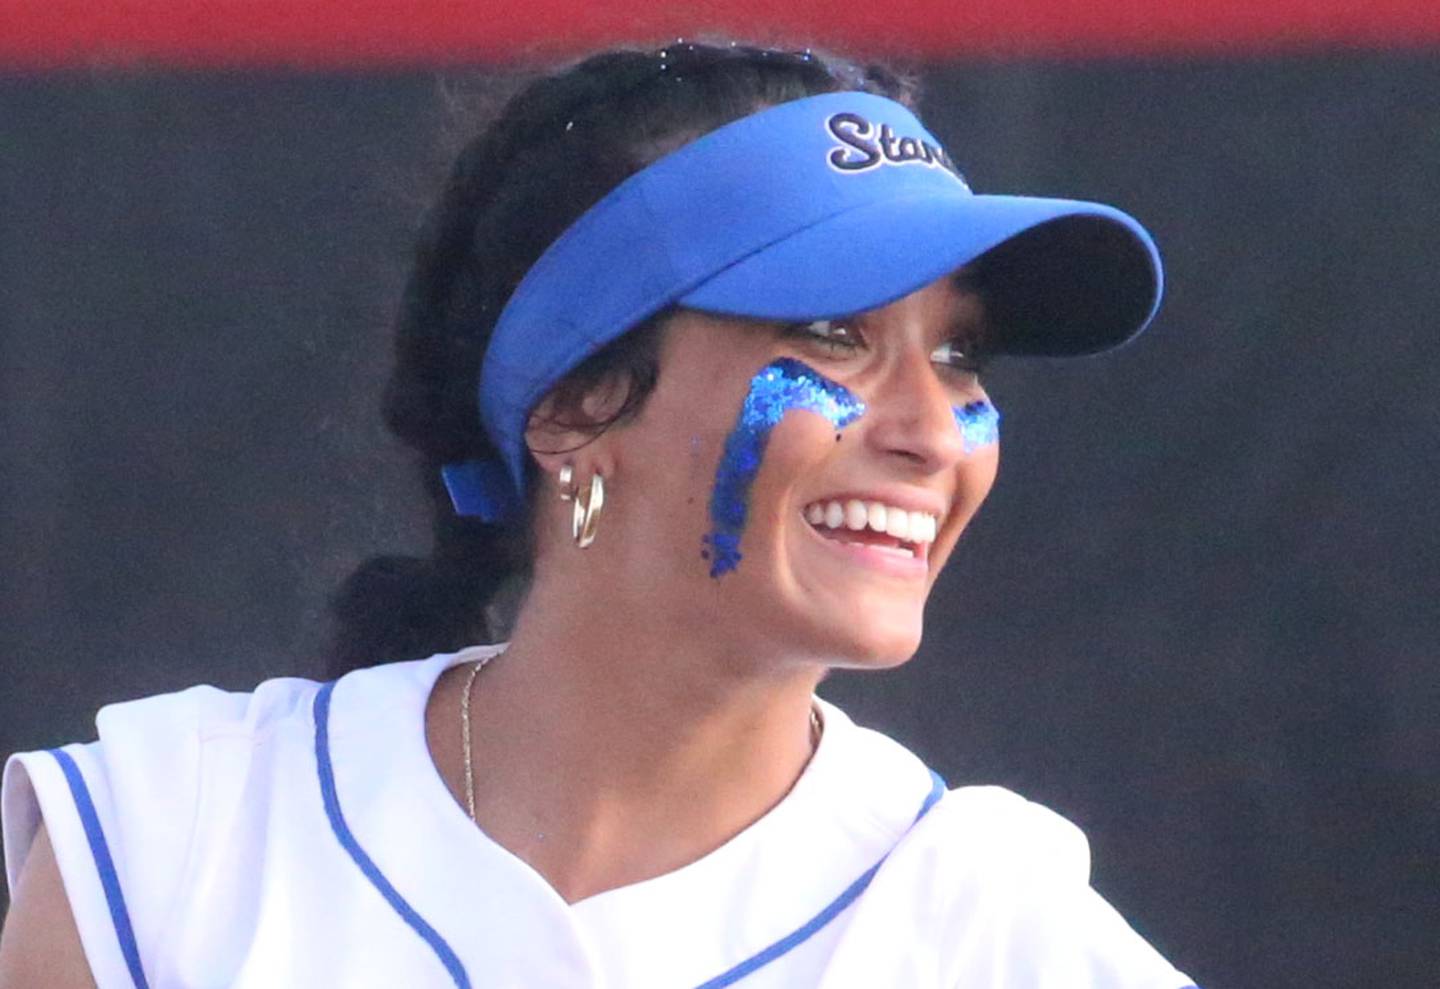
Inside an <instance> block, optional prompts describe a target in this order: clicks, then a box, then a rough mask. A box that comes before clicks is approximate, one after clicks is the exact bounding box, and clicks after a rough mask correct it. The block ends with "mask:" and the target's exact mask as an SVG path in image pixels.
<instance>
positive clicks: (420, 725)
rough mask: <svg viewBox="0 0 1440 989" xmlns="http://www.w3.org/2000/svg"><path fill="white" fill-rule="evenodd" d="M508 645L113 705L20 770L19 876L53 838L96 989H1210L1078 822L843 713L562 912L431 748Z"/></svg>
mask: <svg viewBox="0 0 1440 989" xmlns="http://www.w3.org/2000/svg"><path fill="white" fill-rule="evenodd" d="M498 648H501V647H494V646H485V647H476V648H473V649H467V650H463V651H462V652H459V653H456V654H447V655H440V656H435V657H432V658H430V659H427V660H421V661H417V662H409V663H395V664H391V665H387V666H382V667H378V668H375V669H368V670H362V671H359V672H356V673H352V674H350V675H348V676H345V677H343V678H341V679H340V680H338V681H336V682H334V683H330V684H318V683H314V682H311V681H308V680H300V679H278V680H270V681H267V682H266V683H263V684H261V685H260V687H259V688H258V689H256V690H255V691H254V692H253V693H248V694H246V693H227V692H223V691H220V690H217V689H215V688H212V687H194V688H192V689H189V690H185V691H182V692H180V693H176V694H168V695H163V696H158V697H150V698H146V699H143V700H138V701H132V702H128V703H123V704H115V705H111V706H109V707H106V708H104V709H102V710H101V711H100V714H99V716H98V718H97V724H98V728H99V740H98V741H96V742H93V743H91V744H88V745H67V746H65V747H64V748H61V749H56V750H53V751H48V752H31V753H25V754H21V755H17V756H14V757H12V758H11V759H10V760H9V762H8V763H7V765H6V767H5V777H4V789H3V795H0V809H3V817H4V838H5V856H6V862H5V866H6V875H7V878H8V880H9V881H10V883H11V884H12V888H13V884H14V882H15V879H16V877H17V876H18V874H19V871H20V868H21V865H22V864H23V863H24V861H25V857H26V855H27V853H28V852H29V850H30V846H31V844H32V842H33V839H34V836H35V833H36V830H37V828H38V826H39V824H40V821H41V819H42V817H43V819H44V822H45V824H46V826H47V827H48V829H49V832H50V836H51V839H52V842H53V844H54V847H55V854H56V858H57V861H58V863H59V868H60V875H61V878H62V880H63V882H64V885H65V891H66V893H67V895H68V897H69V900H70V905H71V909H72V910H73V912H74V914H75V919H76V922H77V924H78V927H79V931H80V939H81V942H82V944H83V945H84V949H85V954H86V956H87V958H88V960H89V963H90V967H91V969H92V971H93V972H94V975H95V981H96V982H97V984H98V985H99V987H100V989H122V987H123V989H137V987H138V989H171V987H177V989H178V987H186V989H208V987H222V986H223V987H239V989H277V987H287V986H297V987H300V986H303V987H306V989H313V987H317V986H343V987H357V989H358V987H369V986H375V987H382V986H383V987H386V989H393V987H396V986H405V987H407V989H412V987H431V986H433V987H438V989H450V987H494V989H501V987H516V989H521V987H523V989H552V987H554V989H602V987H604V989H652V987H653V989H697V987H704V989H719V987H722V986H729V985H736V986H739V987H741V989H781V987H785V989H795V987H800V986H817V987H822V989H877V987H905V989H924V987H935V989H956V987H975V989H981V987H986V989H988V987H1002V986H1003V987H1006V989H1021V987H1054V989H1061V987H1063V989H1081V987H1096V989H1100V987H1104V989H1122V987H1123V989H1181V987H1184V986H1189V985H1190V980H1188V979H1187V978H1185V977H1184V976H1183V975H1181V974H1180V973H1178V972H1177V971H1175V969H1174V968H1172V967H1171V966H1170V965H1169V964H1168V963H1167V962H1166V961H1165V960H1164V959H1163V958H1161V957H1160V955H1159V954H1158V953H1157V952H1156V951H1155V950H1154V949H1153V948H1151V947H1150V946H1149V945H1148V944H1147V943H1146V942H1145V941H1144V940H1143V939H1142V938H1141V937H1140V936H1139V935H1137V934H1136V933H1135V932H1134V931H1133V930H1132V929H1131V928H1130V927H1129V926H1128V925H1127V924H1126V923H1125V921H1124V920H1123V919H1121V917H1120V916H1119V915H1118V914H1117V913H1116V912H1115V911H1114V910H1113V909H1112V908H1111V907H1110V906H1109V905H1108V904H1107V903H1106V902H1105V901H1104V900H1102V899H1101V898H1100V897H1099V896H1098V895H1097V894H1096V893H1095V892H1094V891H1093V890H1092V889H1091V888H1090V885H1089V852H1088V847H1087V845H1086V842H1085V838H1084V836H1083V835H1082V834H1081V833H1080V831H1079V830H1078V829H1077V828H1076V827H1074V826H1073V825H1072V824H1070V823H1069V822H1067V821H1065V820H1064V819H1063V818H1061V817H1059V816H1057V815H1056V814H1054V813H1052V812H1051V811H1048V810H1046V809H1044V808H1043V807H1040V806H1038V805H1036V804H1033V803H1029V802H1027V801H1026V800H1024V799H1022V798H1021V797H1018V796H1016V795H1015V794H1013V793H1011V792H1009V791H1007V790H1004V789H1001V788H998V787H963V788H960V789H957V790H950V791H947V790H946V789H945V788H944V786H943V785H942V784H940V783H939V782H938V777H935V776H934V775H933V774H932V773H931V772H930V771H929V770H928V769H927V768H926V767H925V766H924V764H923V763H921V762H920V760H919V759H917V758H916V757H915V756H914V755H912V754H911V753H910V752H909V751H907V750H906V749H905V748H903V747H902V746H900V745H899V744H897V743H896V742H894V741H892V740H890V739H889V738H887V737H885V736H884V735H881V734H879V733H877V732H874V731H870V730H868V729H864V728H860V727H858V726H856V725H855V724H854V723H853V722H851V721H850V720H849V719H848V718H847V717H846V716H845V715H844V713H843V712H841V711H840V710H838V709H837V708H835V707H834V706H833V705H829V704H826V703H824V702H821V709H822V712H823V714H824V717H825V731H824V735H823V737H822V740H821V742H820V745H819V748H818V749H817V751H816V753H815V755H814V757H813V758H812V759H811V761H810V763H809V765H808V766H807V767H806V769H805V771H804V773H803V774H802V775H801V777H800V779H799V780H798V782H797V783H796V784H795V786H794V788H793V789H792V790H791V792H790V793H789V794H787V795H786V796H785V798H784V799H783V800H781V801H780V803H779V804H777V805H776V806H775V807H774V808H773V809H772V810H771V811H769V812H768V813H767V814H765V815H764V816H763V817H762V818H760V820H758V821H756V822H755V823H754V824H752V825H751V826H750V827H748V828H747V829H745V830H744V831H742V832H741V833H740V834H739V835H737V836H735V837H734V838H733V839H731V840H730V841H728V842H726V843H725V844H724V845H722V846H721V847H720V848H718V849H716V850H715V851H713V852H711V853H709V854H707V855H705V856H704V857H703V858H701V859H699V860H698V861H695V862H693V863H691V864H689V865H687V866H684V867H683V868H680V869H677V870H675V871H673V872H670V873H667V874H665V875H663V876H659V877H657V878H654V879H649V880H645V881H643V882H639V883H635V884H633V885H630V886H625V887H621V888H619V889H613V890H609V891H607V892H603V893H599V894H597V895H595V896H592V897H589V898H587V899H585V900H581V901H580V902H578V903H573V904H567V903H566V902H565V901H564V900H563V899H562V898H561V897H560V896H559V895H557V894H556V892H555V891H554V889H552V888H551V887H550V886H549V885H548V884H547V883H546V882H545V880H544V879H543V878H542V877H541V876H540V875H539V874H538V873H536V872H535V871H534V870H533V869H532V868H530V866H528V865H527V864H526V863H525V862H523V861H521V860H520V859H518V858H516V857H515V856H513V855H511V854H510V853H509V852H508V851H506V850H505V849H504V848H503V847H501V846H499V845H498V844H496V843H495V842H493V841H492V840H490V839H489V837H488V836H487V835H486V834H485V833H484V832H483V831H481V830H479V829H477V828H476V827H475V825H474V823H473V822H471V820H470V819H469V817H468V816H467V815H466V814H465V811H464V810H463V809H462V808H461V807H460V806H458V805H457V804H456V802H455V800H454V798H453V797H452V796H451V794H450V791H449V790H448V789H447V788H446V786H445V783H444V781H443V780H442V779H441V777H440V776H439V774H438V773H437V772H436V770H435V767H434V764H433V762H432V761H431V759H430V755H429V752H428V750H427V747H426V741H425V728H424V717H425V704H426V700H427V698H428V696H429V694H430V691H431V689H432V687H433V686H434V684H435V681H436V679H437V678H438V677H439V675H440V674H441V673H442V672H443V671H444V670H445V669H446V668H448V667H450V666H452V665H455V664H457V663H462V662H466V661H474V660H476V659H478V658H480V657H481V656H483V655H485V654H486V652H487V651H495V650H497V649H498Z"/></svg>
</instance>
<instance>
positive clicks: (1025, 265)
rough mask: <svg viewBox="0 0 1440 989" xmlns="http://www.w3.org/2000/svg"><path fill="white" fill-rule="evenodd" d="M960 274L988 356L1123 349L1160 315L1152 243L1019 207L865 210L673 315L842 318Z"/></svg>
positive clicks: (757, 255) (1122, 230)
mask: <svg viewBox="0 0 1440 989" xmlns="http://www.w3.org/2000/svg"><path fill="white" fill-rule="evenodd" d="M966 266H971V268H972V271H973V273H974V274H975V275H976V280H975V283H976V285H977V290H978V291H980V292H981V294H982V297H983V298H984V300H985V303H986V306H987V315H988V319H989V323H990V324H991V326H992V327H993V329H994V332H995V334H996V337H995V339H994V340H993V341H992V343H991V347H992V349H993V350H994V351H996V352H999V353H1008V354H1024V355H1031V354H1036V355H1054V356H1068V355H1079V354H1093V353H1098V352H1100V351H1104V350H1109V349H1112V348H1114V347H1117V346H1119V345H1120V344H1122V343H1125V342H1126V341H1128V340H1130V339H1132V338H1134V337H1135V336H1136V335H1137V334H1139V333H1140V332H1141V331H1142V330H1144V329H1145V327H1146V326H1147V325H1148V324H1149V322H1150V320H1151V319H1152V318H1153V317H1154V315H1155V311H1156V309H1157V308H1158V307H1159V303H1160V295H1161V291H1162V274H1161V272H1162V268H1161V263H1160V255H1159V251H1158V250H1157V249H1156V247H1155V243H1154V241H1153V240H1152V239H1151V237H1150V235H1149V234H1148V233H1147V232H1146V231H1145V229H1144V228H1143V227H1141V226H1140V224H1139V223H1138V222H1137V221H1136V220H1134V219H1133V218H1132V217H1130V216H1128V215H1127V214H1125V213H1123V212H1121V211H1120V210H1117V209H1114V208H1113V207H1109V206H1105V205H1103V204H1100V203H1089V202H1082V201H1078V200H1068V199H1042V198H1035V197H1026V196H971V195H964V196H914V197H906V198H895V199H888V200H884V201H879V202H872V203H869V204H866V205H864V206H861V207H858V208H855V209H852V210H848V211H846V212H843V213H840V214H837V215H835V216H832V217H829V218H827V219H825V220H822V221H821V222H819V223H816V224H814V225H812V226H810V227H807V228H805V229H803V230H800V231H798V232H796V233H794V234H791V235H790V236H788V237H786V238H784V239H783V240H780V241H777V242H775V243H773V244H770V245H768V246H766V247H764V248H762V249H760V250H759V251H756V252H754V253H752V254H750V255H748V256H747V257H745V258H742V259H741V260H739V261H737V262H736V263H734V264H732V265H730V266H729V267H728V268H726V269H724V270H723V271H721V272H720V273H719V274H717V275H714V276H713V277H711V278H709V279H707V280H706V281H705V282H704V283H703V284H701V285H700V286H698V287H696V288H695V289H692V290H691V291H689V292H687V293H686V294H685V295H684V296H682V297H681V298H680V299H679V300H678V301H679V304H680V305H682V306H685V307H687V308H691V309H698V310H701V311H705V312H711V313H717V314H723V315H731V316H744V317H750V318H754V319H774V320H786V321H795V320H810V319H830V318H835V317H838V316H845V315H851V314H854V313H858V312H863V311H865V310H869V309H875V308H878V307H880V306H884V305H888V304H889V303H891V302H894V301H896V300H897V299H901V298H903V297H905V296H906V295H909V294H910V293H912V292H914V291H917V290H918V289H920V288H923V287H924V286H926V285H928V284H930V283H931V282H933V281H935V280H936V279H938V278H941V277H943V276H945V275H947V274H949V273H952V272H955V271H957V270H959V269H961V268H964V267H966Z"/></svg>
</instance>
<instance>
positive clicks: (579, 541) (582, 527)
mask: <svg viewBox="0 0 1440 989" xmlns="http://www.w3.org/2000/svg"><path fill="white" fill-rule="evenodd" d="M604 507H605V479H604V478H603V477H601V476H600V474H599V473H598V472H596V473H595V474H592V475H591V476H590V493H589V495H588V496H586V497H585V498H584V499H581V497H580V495H579V493H578V492H577V493H576V495H575V508H574V511H573V512H571V515H570V535H571V537H572V538H573V539H574V540H575V545H576V546H579V547H580V548H581V549H585V548H586V547H587V546H589V545H590V544H591V543H593V542H594V541H595V531H596V529H597V528H598V526H599V524H600V510H601V509H602V508H604Z"/></svg>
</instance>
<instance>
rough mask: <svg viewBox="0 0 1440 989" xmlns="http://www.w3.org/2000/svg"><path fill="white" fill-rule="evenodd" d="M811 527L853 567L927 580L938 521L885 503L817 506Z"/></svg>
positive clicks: (807, 515) (808, 512) (809, 516)
mask: <svg viewBox="0 0 1440 989" xmlns="http://www.w3.org/2000/svg"><path fill="white" fill-rule="evenodd" d="M803 517H804V520H805V522H806V528H807V529H809V530H811V531H812V532H814V533H815V535H816V536H817V538H818V539H819V540H820V541H821V542H822V543H823V544H824V545H826V546H827V547H830V548H831V550H832V551H833V552H837V553H840V554H843V556H844V558H845V559H847V560H849V561H850V562H852V563H859V564H862V565H865V566H868V567H873V568H875V569H878V570H880V571H881V572H884V573H889V574H893V575H896V576H902V577H917V576H924V575H925V574H926V573H927V572H928V570H929V565H928V559H929V552H930V544H931V542H933V541H934V539H935V532H936V527H937V519H936V517H935V516H934V515H932V514H930V513H928V512H916V511H907V510H905V509H903V508H898V507H895V506H892V505H885V504H883V503H881V502H874V501H871V502H866V501H860V500H857V499H848V500H843V501H842V500H832V501H817V502H812V503H811V504H809V505H807V506H806V508H805V511H804V513H803Z"/></svg>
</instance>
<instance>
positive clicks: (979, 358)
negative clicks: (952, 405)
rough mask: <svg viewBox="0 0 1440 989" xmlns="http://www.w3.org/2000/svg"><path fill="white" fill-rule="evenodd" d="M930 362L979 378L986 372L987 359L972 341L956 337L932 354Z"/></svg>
mask: <svg viewBox="0 0 1440 989" xmlns="http://www.w3.org/2000/svg"><path fill="white" fill-rule="evenodd" d="M930 360H932V361H934V362H935V363H936V364H941V365H943V366H945V367H949V368H954V369H955V370H957V371H962V372H965V373H966V374H968V375H970V376H972V377H976V378H978V377H979V376H980V372H982V371H984V370H985V365H986V363H987V362H986V359H985V356H984V354H982V353H981V352H980V348H979V347H978V346H977V345H976V344H975V343H973V342H972V341H969V340H965V339H962V338H960V337H956V338H955V339H953V340H946V341H945V342H944V343H942V344H941V345H940V346H938V347H936V348H935V349H934V350H933V351H931V352H930Z"/></svg>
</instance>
